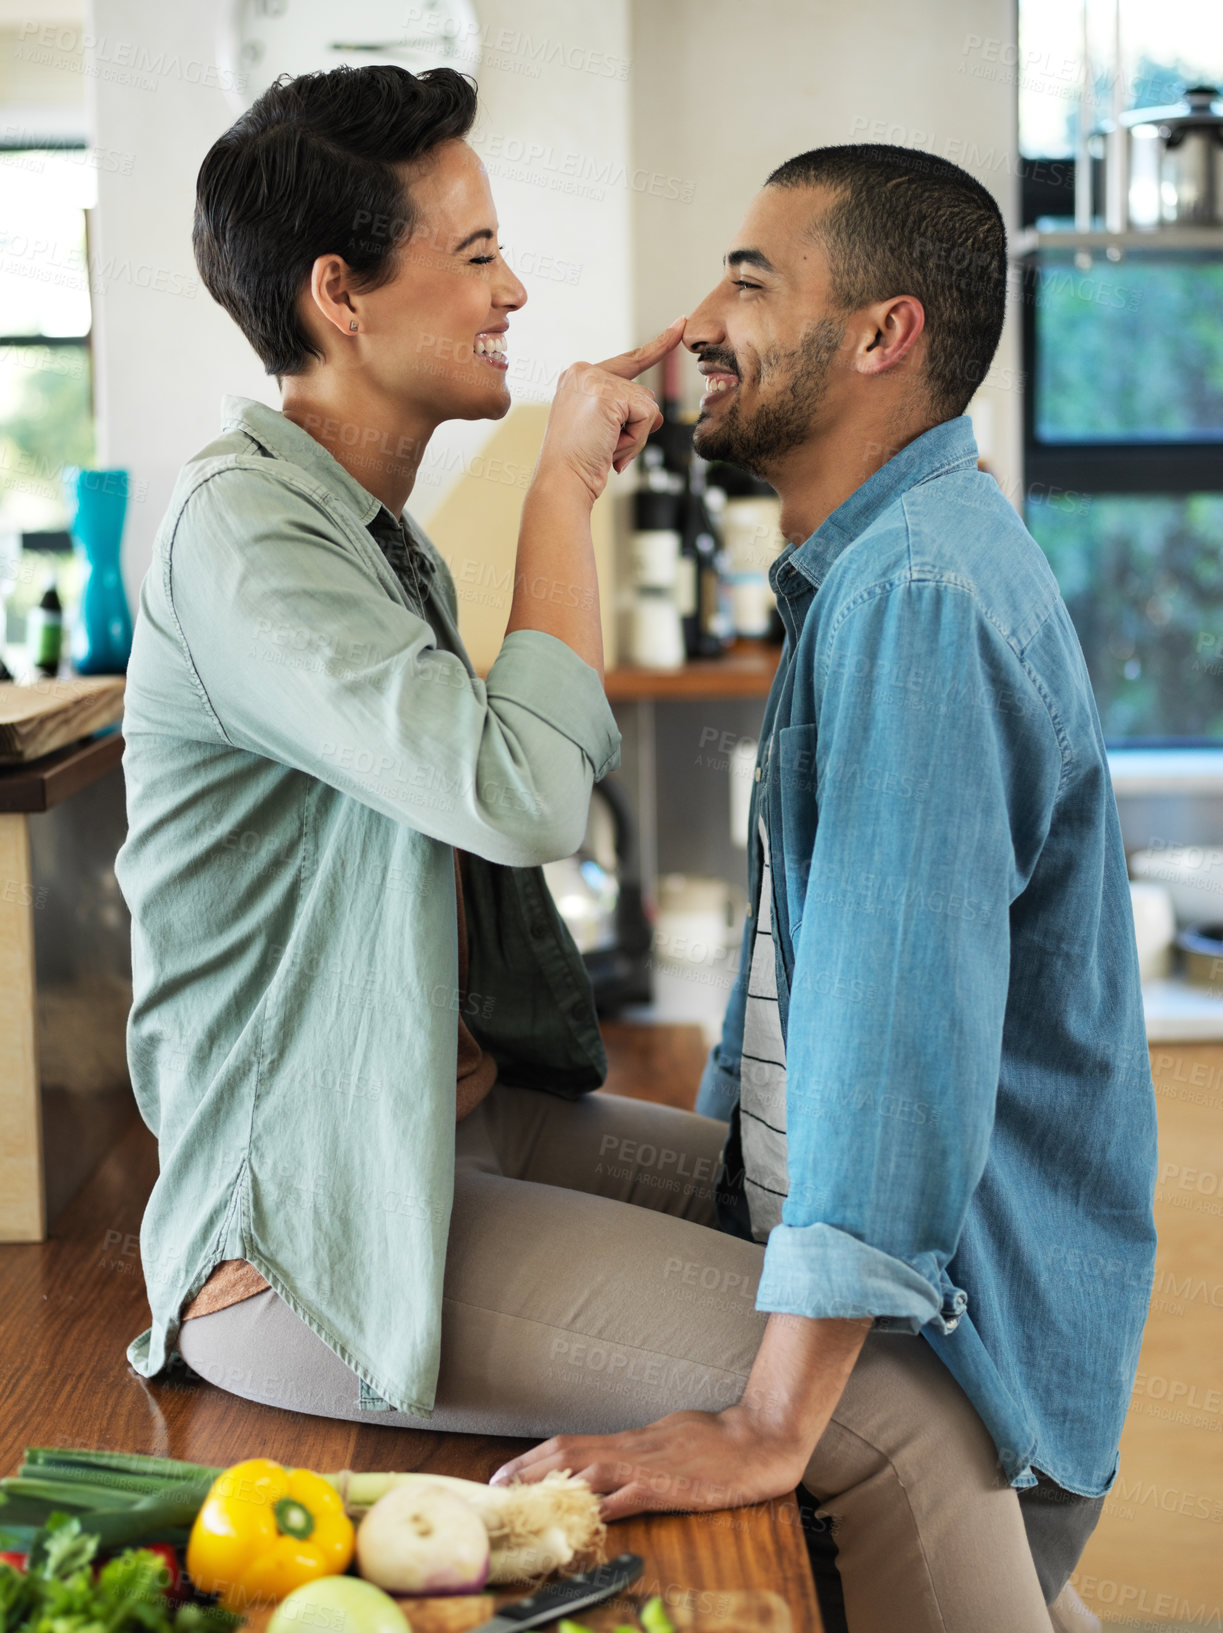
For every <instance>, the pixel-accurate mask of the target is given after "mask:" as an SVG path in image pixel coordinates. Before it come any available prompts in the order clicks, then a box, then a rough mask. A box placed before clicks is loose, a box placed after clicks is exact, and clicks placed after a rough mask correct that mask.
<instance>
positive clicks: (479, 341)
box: [472, 334, 509, 374]
mask: <svg viewBox="0 0 1223 1633" xmlns="http://www.w3.org/2000/svg"><path fill="white" fill-rule="evenodd" d="M472 350H473V352H474V354H475V357H476V359H477V360H478V361H479V362H481V363H487V364H488V366H489V367H490V368H494V369H496V370H498V372H499V373H501V374H504V373H505V371H506V369H507V368H508V367H509V360H508V358H507V357H506V346H505V336H504V335H503V334H479V335H477V336H476V338H475V341H474V342H473V344H472Z"/></svg>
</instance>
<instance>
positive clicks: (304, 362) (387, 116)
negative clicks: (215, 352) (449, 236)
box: [192, 64, 476, 379]
mask: <svg viewBox="0 0 1223 1633" xmlns="http://www.w3.org/2000/svg"><path fill="white" fill-rule="evenodd" d="M475 116H476V88H475V84H474V83H473V81H471V80H470V79H468V78H467V77H466V76H465V75H463V74H459V73H456V72H455V71H454V69H452V68H431V69H429V70H427V71H426V72H425V73H423V74H420V75H416V74H410V73H408V71H407V69H406V68H397V67H394V66H393V65H390V64H371V65H370V66H369V67H367V68H347V67H344V68H333V69H332V70H331V71H330V72H328V73H314V74H300V75H298V76H297V78H295V79H293V78H290V77H289V76H288V75H285V74H282V75H281V77H280V78H279V79H278V80H277V81H276V82H275V84H274V85H272V86H270V87H269V89H268V90H266V91H265V92H264V93H263V95H262V96H261V97H260V98H259V100H258V101H257V102H255V103H254V104H253V106H252V107H251V108H250V109H249V110H248V111H247V112H246V113H244V114H243V115H242V117H241V118H240V119H239V120H238V121H237V123H236V124H234V125H232V126H231V127H230V128H229V130H227V131H226V132H225V134H224V136H222V137H220V138H219V140H218V141H216V142H215V143H214V144H213V146H212V147H211V148H210V149H209V151H208V154H207V157H206V158H205V159H204V162H203V164H202V165H201V166H200V173H199V177H198V179H197V182H196V204H195V226H194V230H193V232H192V246H193V248H194V250H195V262H196V265H197V266H198V267H199V270H200V277H201V278H202V280H203V282H204V286H205V288H206V289H207V290H208V292H209V294H210V295H212V297H213V299H214V300H216V301H218V302H219V303H220V305H221V306H223V307H224V308H225V310H226V311H227V312H228V313H229V315H230V317H232V318H233V320H234V322H235V323H236V324H237V325H238V327H239V328H240V329H241V330H242V333H243V334H244V335H245V336H246V338H247V339H248V340H249V341H250V343H251V345H252V346H253V347H254V348H255V350H256V352H257V353H258V354H259V357H260V359H261V360H262V362H263V366H264V368H265V370H266V371H267V373H268V374H274V375H276V376H277V378H278V379H279V378H280V377H281V376H283V375H286V374H300V373H301V372H302V371H303V370H304V369H305V368H306V367H307V366H308V364H309V360H310V358H311V357H318V358H321V357H322V356H323V353H322V351H321V350H320V349H319V347H318V346H317V345H315V344H314V343H313V342H312V341H311V340H310V337H309V335H308V334H307V333H306V331H305V329H304V327H303V325H302V323H301V320H300V318H299V317H298V314H297V300H298V297H299V295H300V294H301V292H302V290H303V289H304V288H305V287H306V285H307V283H308V281H309V277H310V269H311V267H312V266H313V265H314V262H315V261H316V260H317V258H318V257H319V256H320V255H328V254H335V255H339V256H342V257H343V259H344V260H345V261H346V262H347V264H348V266H349V268H350V269H351V270H352V272H353V273H354V274H355V275H356V278H357V287H358V288H361V289H367V290H368V289H378V288H380V287H381V286H382V285H383V284H386V283H389V282H390V280H391V278H392V277H394V275H395V267H396V255H395V253H394V252H395V250H396V249H397V246H398V244H399V243H400V242H401V241H402V239H403V237H404V236H405V234H407V233H408V232H410V231H411V229H412V228H413V226H414V225H415V223H416V215H415V211H414V208H413V205H412V200H411V197H410V195H409V193H408V190H407V189H406V188H405V187H404V185H403V180H402V177H401V176H400V175H399V174H398V173H397V172H396V171H395V170H394V169H393V168H392V166H393V165H395V164H397V163H403V162H404V161H405V160H412V159H420V158H423V157H424V156H425V155H426V154H427V153H429V152H430V151H431V150H432V149H433V148H435V147H437V146H438V145H439V144H440V143H442V142H445V141H449V140H451V139H452V138H455V137H463V136H466V134H467V132H468V131H469V130H470V129H471V127H472V124H473V123H474V121H475Z"/></svg>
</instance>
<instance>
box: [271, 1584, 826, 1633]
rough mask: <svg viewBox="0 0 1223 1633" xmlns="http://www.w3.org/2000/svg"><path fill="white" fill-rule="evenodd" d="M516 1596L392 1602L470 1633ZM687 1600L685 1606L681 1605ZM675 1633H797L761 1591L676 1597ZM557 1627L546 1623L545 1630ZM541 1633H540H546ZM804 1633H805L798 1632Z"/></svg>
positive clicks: (633, 1598) (613, 1612)
mask: <svg viewBox="0 0 1223 1633" xmlns="http://www.w3.org/2000/svg"><path fill="white" fill-rule="evenodd" d="M646 1597H647V1595H645V1594H642V1593H633V1592H629V1593H626V1594H621V1595H620V1596H619V1597H618V1598H616V1599H612V1600H609V1601H608V1603H607V1604H605V1605H597V1606H593V1607H592V1608H591V1609H590V1610H584V1611H579V1612H578V1614H577V1617H576V1620H577V1621H579V1622H580V1623H581V1624H582V1626H583V1627H589V1628H590V1629H591V1630H592V1633H612V1629H613V1628H615V1627H618V1626H623V1625H625V1624H626V1623H627V1624H628V1625H629V1626H632V1624H633V1622H634V1621H636V1619H637V1616H638V1614H639V1612H640V1610H641V1607H642V1605H643V1604H644V1603H645V1601H646ZM515 1598H521V1595H520V1594H506V1593H498V1594H497V1595H495V1596H494V1595H493V1594H491V1593H474V1594H464V1595H462V1596H459V1597H454V1598H449V1599H397V1600H396V1603H397V1604H398V1606H399V1608H400V1609H401V1610H402V1611H403V1613H404V1615H405V1616H406V1617H407V1620H408V1624H409V1626H410V1627H411V1629H412V1633H473V1629H476V1628H479V1627H482V1626H483V1625H484V1623H485V1622H487V1621H488V1620H489V1619H490V1617H492V1616H494V1615H496V1613H497V1610H498V1609H499V1608H500V1606H501V1605H504V1604H511V1603H512V1602H513V1600H514V1599H515ZM685 1598H687V1599H688V1600H689V1601H690V1602H688V1603H685V1602H684V1599H685ZM271 1614H272V1612H271V1610H270V1609H268V1610H262V1609H260V1610H255V1611H252V1612H251V1613H250V1614H249V1615H248V1616H247V1617H246V1619H245V1621H244V1622H243V1624H242V1627H241V1628H240V1629H239V1633H263V1629H264V1628H265V1627H266V1626H267V1623H268V1620H269V1619H270V1617H271ZM667 1614H668V1615H669V1616H670V1618H671V1620H672V1622H673V1623H674V1624H675V1628H676V1633H800V1630H799V1629H796V1628H795V1626H794V1621H793V1618H792V1617H791V1615H790V1611H789V1609H788V1607H787V1605H786V1603H785V1600H784V1599H782V1597H781V1595H780V1594H777V1593H770V1592H768V1591H767V1590H765V1589H763V1588H743V1589H728V1590H725V1591H719V1590H718V1589H716V1588H710V1589H708V1590H702V1591H700V1592H699V1593H692V1594H689V1595H680V1596H679V1597H678V1600H677V1602H676V1603H673V1604H669V1605H668V1606H667ZM558 1625H559V1624H558V1623H557V1622H549V1623H547V1624H546V1629H555V1628H556V1627H557V1626H558ZM546 1629H545V1633H546ZM804 1633H805V1630H804Z"/></svg>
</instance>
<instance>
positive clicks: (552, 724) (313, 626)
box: [163, 466, 620, 866]
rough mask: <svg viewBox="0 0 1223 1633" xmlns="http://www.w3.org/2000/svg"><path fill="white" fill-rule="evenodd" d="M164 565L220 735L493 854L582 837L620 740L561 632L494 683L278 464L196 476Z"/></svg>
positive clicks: (513, 651)
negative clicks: (382, 576) (384, 579)
mask: <svg viewBox="0 0 1223 1633" xmlns="http://www.w3.org/2000/svg"><path fill="white" fill-rule="evenodd" d="M163 568H164V572H165V578H166V590H167V595H168V599H169V603H170V606H171V608H172V613H173V617H174V620H175V622H176V624H177V633H178V636H179V638H180V639H181V641H182V643H183V646H184V649H185V651H186V655H187V657H188V660H189V662H190V665H191V671H192V675H193V679H194V683H195V685H196V688H197V690H198V693H199V696H200V699H201V703H202V705H203V707H204V709H205V711H206V714H207V716H208V718H209V719H210V720H211V722H212V724H213V726H214V728H215V730H216V732H217V734H218V735H219V736H220V737H221V738H222V739H223V740H224V741H226V742H228V743H230V744H232V745H234V746H235V747H241V748H245V749H248V750H250V751H252V752H254V753H257V754H261V755H264V756H266V757H268V758H269V759H273V760H276V761H278V762H280V763H283V764H286V765H290V766H293V767H295V768H297V769H300V770H302V771H304V772H307V773H309V774H310V775H311V776H313V777H316V778H318V779H320V780H321V781H323V782H326V783H328V784H330V785H331V786H333V787H335V788H338V789H340V790H341V791H342V792H345V793H349V794H351V795H353V796H354V797H355V798H357V799H359V800H361V801H362V802H363V803H364V804H366V805H369V806H371V807H372V808H374V809H375V810H378V811H380V812H382V813H383V814H384V815H387V816H389V817H392V818H394V819H395V820H397V821H400V822H404V823H406V824H408V825H410V826H411V827H414V828H416V829H418V830H420V831H421V832H423V833H426V834H428V835H430V836H431V837H434V838H438V839H442V840H444V841H446V842H448V843H451V844H454V845H457V846H460V847H461V848H462V849H464V850H468V851H472V852H473V853H475V854H477V855H480V856H483V857H485V858H486V859H488V860H489V861H494V862H503V863H509V864H512V865H517V866H530V865H535V864H538V863H541V862H545V861H550V860H553V859H554V858H557V857H561V856H566V855H568V854H570V853H571V852H572V851H574V850H576V849H577V847H578V845H579V844H580V843H581V840H582V835H583V833H584V831H585V825H586V818H587V810H588V806H589V800H590V791H591V786H592V784H593V782H594V780H595V779H596V778H597V777H602V776H603V775H604V774H605V773H606V772H607V771H609V770H610V769H612V767H613V766H615V765H616V764H617V762H618V759H619V740H620V739H619V732H618V729H617V727H616V723H615V718H614V716H613V715H612V712H611V708H610V706H609V705H608V702H607V699H606V697H605V695H604V693H603V688H602V685H601V683H600V680H599V676H598V674H597V673H596V671H595V670H594V669H592V668H591V667H590V665H589V664H587V663H585V662H584V661H583V660H582V659H581V658H579V657H578V655H577V654H576V653H575V652H574V651H573V650H572V649H571V648H570V647H568V646H567V645H566V644H565V643H564V642H563V641H560V640H558V639H557V638H556V637H554V636H552V635H548V634H545V633H544V632H542V631H539V630H517V631H515V632H513V633H512V634H510V635H508V636H507V637H506V639H505V641H504V642H503V644H502V647H501V651H500V653H499V655H498V657H497V659H496V661H495V662H494V664H493V666H492V668H491V669H490V671H489V674H488V678H487V681H483V680H481V679H480V678H479V677H477V676H475V675H472V674H471V673H470V671H469V670H468V668H467V667H466V665H465V664H464V663H463V661H462V660H461V659H460V658H459V657H457V656H456V655H455V654H454V653H452V652H448V651H446V650H444V649H441V648H439V647H438V645H437V638H436V636H435V634H434V631H433V630H432V628H431V627H430V625H429V624H428V623H427V622H426V620H425V619H423V618H421V617H419V616H417V615H416V614H415V613H414V612H412V611H411V610H410V609H409V608H407V607H405V606H404V605H403V604H402V603H401V602H400V601H398V600H396V599H395V598H394V597H393V596H391V595H388V593H387V591H386V589H385V588H384V587H383V585H382V584H381V583H380V582H379V580H378V578H377V575H376V573H375V572H374V570H373V569H372V568H371V567H370V566H368V565H367V564H366V563H365V562H363V561H362V560H361V556H360V551H359V549H358V547H357V546H355V545H354V544H353V543H352V541H349V540H346V539H345V538H344V537H343V535H342V530H341V529H340V528H339V527H338V525H337V522H336V519H335V518H334V516H332V515H331V514H330V513H329V511H328V510H327V508H326V505H325V504H324V503H323V502H321V501H320V499H319V497H318V496H317V495H316V494H315V493H314V492H312V491H311V489H310V487H309V485H308V484H305V483H303V484H300V485H299V484H297V483H296V482H294V481H293V480H292V479H288V478H286V477H285V476H284V474H283V466H280V467H279V468H278V469H277V470H276V471H275V472H273V473H266V474H265V472H264V471H262V470H260V469H251V468H249V467H245V466H239V467H234V466H228V467H225V468H223V469H221V470H219V471H218V472H216V473H215V474H213V475H211V476H209V477H208V478H207V479H205V480H204V481H202V482H201V483H200V484H199V486H198V487H196V489H195V490H194V491H193V492H192V493H191V495H190V497H189V498H188V500H187V503H186V505H185V506H184V507H183V510H182V512H181V514H180V517H179V520H178V525H177V527H176V530H175V533H174V535H173V537H172V539H170V540H168V541H167V543H166V547H165V550H164V556H163Z"/></svg>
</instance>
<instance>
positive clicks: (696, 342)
mask: <svg viewBox="0 0 1223 1633" xmlns="http://www.w3.org/2000/svg"><path fill="white" fill-rule="evenodd" d="M681 338H682V341H683V344H684V345H685V346H686V347H687V348H688V350H689V351H690V352H695V351H698V350H699V349H700V347H702V346H713V345H718V344H720V343H721V341H723V340H724V339H725V338H726V330H725V328H724V326H723V324H722V323H721V321H720V319H719V318H718V316H717V312H716V311H715V308H714V297H713V294H712V293H711V294H708V295H706V297H705V299H704V300H703V301H702V302H701V304H700V305H699V306H698V307H697V309H696V310H695V312H693V313H692V314H691V316H690V317H689V319H688V321H687V323H685V324H684V333H683V336H682V337H681Z"/></svg>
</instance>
